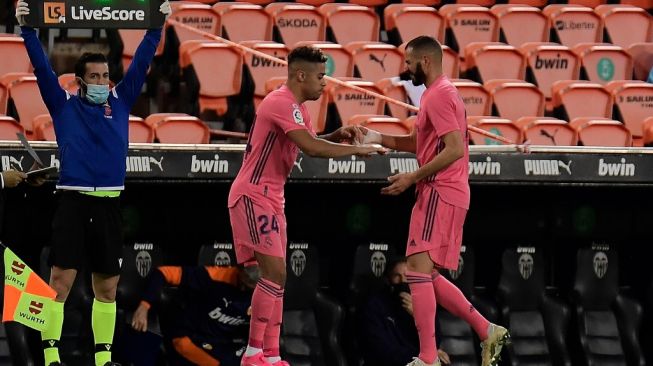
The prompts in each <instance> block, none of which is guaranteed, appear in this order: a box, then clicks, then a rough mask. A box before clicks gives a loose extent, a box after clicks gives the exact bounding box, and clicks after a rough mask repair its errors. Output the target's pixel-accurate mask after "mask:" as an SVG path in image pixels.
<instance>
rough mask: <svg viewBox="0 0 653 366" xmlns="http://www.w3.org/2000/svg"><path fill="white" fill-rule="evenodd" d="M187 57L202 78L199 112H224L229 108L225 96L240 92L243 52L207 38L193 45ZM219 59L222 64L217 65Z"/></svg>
mask: <svg viewBox="0 0 653 366" xmlns="http://www.w3.org/2000/svg"><path fill="white" fill-rule="evenodd" d="M187 42H193V41H187ZM182 46H183V45H182ZM183 57H184V56H183V55H182V56H181V58H183ZM186 57H187V58H188V61H189V65H190V67H192V70H193V71H194V73H195V76H196V77H197V80H198V82H199V107H200V112H201V111H204V110H215V111H216V113H217V114H218V115H222V114H224V113H225V112H226V111H227V100H226V98H227V97H228V96H232V95H237V94H239V93H240V87H241V82H242V69H243V57H242V55H241V53H240V52H239V51H238V50H236V49H234V48H232V47H230V46H228V45H226V44H222V43H217V42H204V43H200V44H198V45H196V46H195V47H192V48H190V49H189V50H188V51H187V56H186ZM216 60H220V67H216ZM188 69H189V68H186V69H185V71H184V73H186V72H188Z"/></svg>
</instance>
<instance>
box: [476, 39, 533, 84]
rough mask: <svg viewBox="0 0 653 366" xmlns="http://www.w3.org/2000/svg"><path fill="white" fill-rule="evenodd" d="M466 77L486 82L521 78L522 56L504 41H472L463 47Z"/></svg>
mask: <svg viewBox="0 0 653 366" xmlns="http://www.w3.org/2000/svg"><path fill="white" fill-rule="evenodd" d="M465 64H466V69H467V77H468V78H470V79H474V80H477V81H478V82H481V83H483V82H486V81H489V80H493V79H521V80H523V79H524V77H525V75H526V62H525V60H524V56H523V55H522V54H521V53H519V51H518V50H517V49H516V48H515V47H513V46H509V45H507V44H504V43H498V42H491V43H484V42H472V43H469V44H468V45H467V47H465Z"/></svg>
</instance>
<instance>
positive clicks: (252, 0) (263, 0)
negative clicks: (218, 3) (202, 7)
mask: <svg viewBox="0 0 653 366" xmlns="http://www.w3.org/2000/svg"><path fill="white" fill-rule="evenodd" d="M236 1H238V2H241V3H249V4H254V5H261V6H265V5H268V4H270V3H272V2H274V0H247V1H245V0H236ZM214 2H215V1H214Z"/></svg>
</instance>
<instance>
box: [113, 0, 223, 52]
mask: <svg viewBox="0 0 653 366" xmlns="http://www.w3.org/2000/svg"><path fill="white" fill-rule="evenodd" d="M171 4H174V6H173V7H172V14H170V19H173V20H176V21H178V22H179V23H182V24H185V25H188V26H190V27H194V28H197V29H199V30H202V31H204V32H208V33H211V34H215V35H220V34H221V33H220V27H219V18H218V15H217V14H216V13H215V12H214V11H213V9H211V6H210V5H207V4H198V3H191V2H175V1H173V2H172V3H171ZM172 29H173V30H174V33H175V35H176V37H177V42H178V43H177V45H180V44H182V43H184V42H185V41H190V40H204V41H208V39H207V38H206V37H204V36H202V35H200V34H197V33H195V32H193V31H191V30H188V29H186V28H182V27H179V26H172ZM142 32H143V31H141V30H120V35H121V37H122V39H123V44H124V43H125V41H126V40H129V42H128V44H129V48H128V47H127V44H125V50H124V51H123V55H125V51H127V50H128V49H129V50H131V52H129V53H127V55H128V56H131V57H133V52H135V51H136V47H138V44H139V43H140V40H141V39H143V35H142V34H143V33H142Z"/></svg>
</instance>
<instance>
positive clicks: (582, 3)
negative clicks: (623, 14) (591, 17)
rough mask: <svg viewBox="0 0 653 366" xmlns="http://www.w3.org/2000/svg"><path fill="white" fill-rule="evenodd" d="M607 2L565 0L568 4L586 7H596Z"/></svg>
mask: <svg viewBox="0 0 653 366" xmlns="http://www.w3.org/2000/svg"><path fill="white" fill-rule="evenodd" d="M607 2H608V0H567V4H569V5H580V6H587V7H588V8H596V7H597V6H601V5H603V4H605V3H607Z"/></svg>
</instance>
